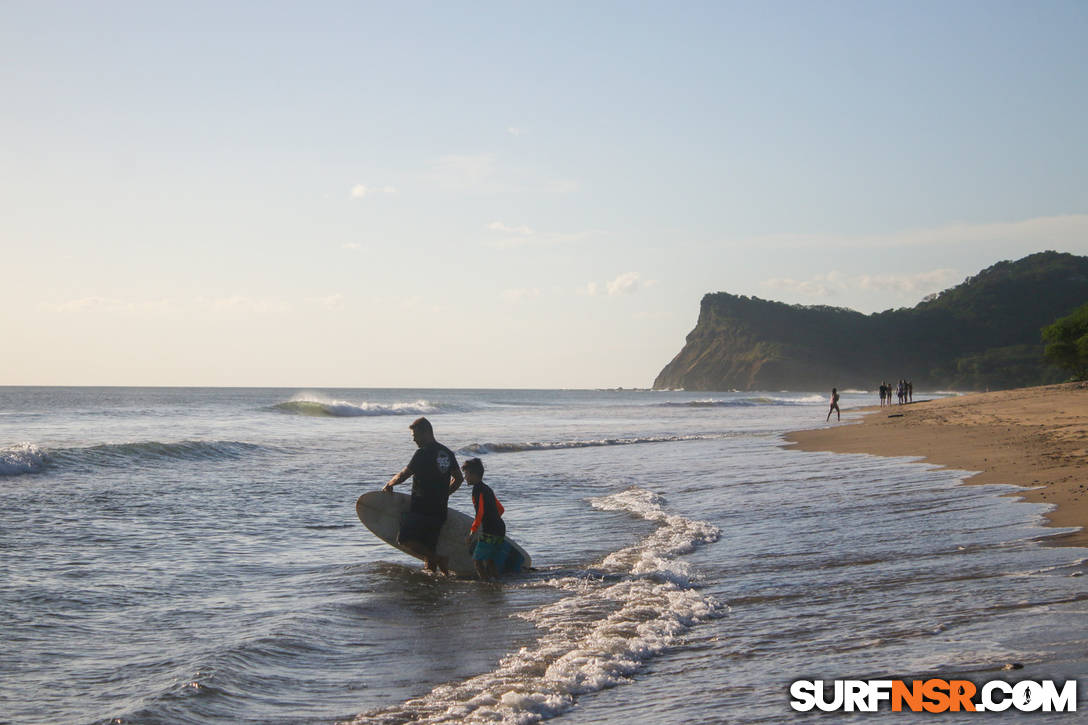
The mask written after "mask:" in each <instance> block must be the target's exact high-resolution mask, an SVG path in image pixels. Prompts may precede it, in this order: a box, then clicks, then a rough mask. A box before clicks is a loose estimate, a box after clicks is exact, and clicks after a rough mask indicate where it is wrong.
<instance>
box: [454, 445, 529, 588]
mask: <svg viewBox="0 0 1088 725" xmlns="http://www.w3.org/2000/svg"><path fill="white" fill-rule="evenodd" d="M461 468H462V470H464V472H465V480H466V481H468V482H469V484H470V485H471V486H472V507H473V509H475V510H476V518H475V520H474V521H473V522H472V528H471V529H470V530H469V533H468V535H467V536H466V537H465V543H466V544H468V545H470V546H471V545H472V539H473V536H476V546H475V547H474V548H473V550H472V559H473V563H474V564H475V565H476V574H477V575H478V576H479V577H480V579H483V580H485V581H491V580H494V579H497V578H498V577H499V575H500V574H502V572H504V571H518V570H520V569H521V554H519V553H518V552H517V551H516V550H514V548H513V547H511V546H510V545H509V544H507V543H506V522H504V521H503V520H502V515H503V512H504V510H505V509H503V507H502V504H501V503H499V500H498V499H497V498H495V492H494V491H492V490H491V487H490V486H488V485H487V484H486V483H484V463H483V461H481V460H480V459H479V458H470V459H469V460H467V461H465V464H464V465H463V466H461Z"/></svg>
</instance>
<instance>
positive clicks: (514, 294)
mask: <svg viewBox="0 0 1088 725" xmlns="http://www.w3.org/2000/svg"><path fill="white" fill-rule="evenodd" d="M539 296H540V290H539V289H537V288H535V287H533V288H531V289H508V290H503V293H502V297H503V299H504V300H506V301H507V302H522V301H524V300H527V299H532V298H534V297H539Z"/></svg>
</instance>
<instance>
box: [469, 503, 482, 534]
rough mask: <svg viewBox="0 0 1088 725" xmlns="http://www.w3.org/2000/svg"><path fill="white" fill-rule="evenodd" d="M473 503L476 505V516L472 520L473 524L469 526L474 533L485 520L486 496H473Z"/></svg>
mask: <svg viewBox="0 0 1088 725" xmlns="http://www.w3.org/2000/svg"><path fill="white" fill-rule="evenodd" d="M472 505H473V506H475V507H476V518H475V520H473V522H472V526H470V527H469V531H470V532H471V533H473V534H475V533H476V531H477V530H478V529H479V528H480V524H482V523H483V521H484V497H483V496H473V497H472Z"/></svg>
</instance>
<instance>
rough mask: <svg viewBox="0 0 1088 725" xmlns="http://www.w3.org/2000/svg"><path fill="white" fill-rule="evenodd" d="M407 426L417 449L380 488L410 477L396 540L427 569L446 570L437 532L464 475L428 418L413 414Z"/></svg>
mask: <svg viewBox="0 0 1088 725" xmlns="http://www.w3.org/2000/svg"><path fill="white" fill-rule="evenodd" d="M408 427H409V428H410V429H411V431H412V440H414V441H415V442H416V445H417V446H419V450H417V451H416V453H415V455H414V456H412V460H410V461H409V462H408V465H407V466H405V467H404V470H402V471H401V472H400V473H398V474H397V475H395V476H393V477H392V478H391V479H389V483H387V484H385V487H384V488H382V490H383V491H392V490H393V486H396V485H397V484H399V483H404V482H405V481H407V480H408V479H409V478H411V479H412V505H411V506H410V507H409V509H408V511H406V512H405V513H404V514H403V515H402V516H401V521H400V532H399V533H398V534H397V543H399V544H401V545H402V546H404V547H405V548H406V549H409V550H410V551H412V552H413V553H414V554H415V555H416V556H420V557H422V558H423V562H424V567H425V568H426V569H427V570H428V571H435V570H436V569H437V570H440V571H441V572H442V573H443V574H449V573H450V572H449V568H448V557H445V556H439V555H438V550H437V546H438V532H439V531H440V530H441V529H442V524H443V523H445V521H446V508H447V505H448V503H449V498H450V494H451V493H453V492H454V491H456V490H457V489H458V488H460V486H461V481H463V480H464V478H463V477H462V476H461V469H460V468H458V467H457V458H456V457H455V456H454V455H453V451H451V450H450V449H449V448H446V447H445V446H444V445H442V444H441V443H439V442H438V441H436V440H435V439H434V428H432V427H431V421H429V420H427V419H426V418H417V419H416V420H414V421H412V424H411V425H409V426H408Z"/></svg>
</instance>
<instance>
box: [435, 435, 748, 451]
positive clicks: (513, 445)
mask: <svg viewBox="0 0 1088 725" xmlns="http://www.w3.org/2000/svg"><path fill="white" fill-rule="evenodd" d="M731 435H732V434H727V433H703V434H700V433H695V434H691V435H658V436H635V437H631V438H599V439H589V440H570V441H535V442H534V441H527V442H521V443H518V442H505V443H472V444H469V445H467V446H463V447H462V448H460V449H458V451H457V452H458V453H460V454H462V455H474V456H481V455H486V454H488V453H524V452H527V451H554V450H563V449H568V448H596V447H599V446H631V445H640V444H644V443H679V442H681V441H707V440H721V439H722V438H727V437H730V436H731Z"/></svg>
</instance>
